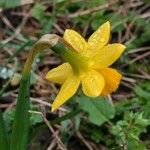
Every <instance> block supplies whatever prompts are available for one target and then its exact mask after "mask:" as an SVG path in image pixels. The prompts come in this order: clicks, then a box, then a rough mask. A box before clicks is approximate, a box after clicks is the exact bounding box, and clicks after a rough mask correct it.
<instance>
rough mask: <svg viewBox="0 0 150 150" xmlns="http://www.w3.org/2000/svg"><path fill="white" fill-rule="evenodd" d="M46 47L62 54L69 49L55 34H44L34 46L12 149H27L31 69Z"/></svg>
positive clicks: (23, 82) (26, 67) (19, 102)
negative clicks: (37, 55) (38, 55)
mask: <svg viewBox="0 0 150 150" xmlns="http://www.w3.org/2000/svg"><path fill="white" fill-rule="evenodd" d="M57 45H58V46H57ZM45 49H52V50H53V51H54V52H55V53H57V54H61V55H63V53H64V52H65V51H66V50H68V48H67V47H66V46H65V44H64V43H63V41H62V39H61V38H60V37H59V36H57V35H54V34H47V35H44V36H43V37H42V38H41V39H40V40H39V41H37V43H35V45H34V46H33V47H32V49H31V51H30V53H29V55H28V59H27V60H26V63H25V65H24V69H23V72H22V79H21V83H20V89H19V94H18V99H17V106H16V112H15V120H14V124H13V129H12V137H11V143H10V150H26V147H27V140H28V133H29V113H28V111H29V109H30V96H29V93H30V92H29V87H30V71H31V68H32V63H33V61H34V58H35V56H36V54H37V53H38V52H40V51H43V50H45Z"/></svg>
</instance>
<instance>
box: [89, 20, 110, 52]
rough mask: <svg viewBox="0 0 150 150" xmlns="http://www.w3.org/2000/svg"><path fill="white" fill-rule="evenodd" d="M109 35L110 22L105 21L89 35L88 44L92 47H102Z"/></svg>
mask: <svg viewBox="0 0 150 150" xmlns="http://www.w3.org/2000/svg"><path fill="white" fill-rule="evenodd" d="M109 36H110V23H109V21H107V22H106V23H104V24H103V25H101V26H100V27H99V28H98V29H97V30H96V31H95V32H94V33H93V34H92V35H91V36H90V37H89V40H88V44H89V45H91V46H92V47H93V48H94V49H97V50H99V49H101V48H103V47H104V46H105V45H106V44H107V43H108V41H109Z"/></svg>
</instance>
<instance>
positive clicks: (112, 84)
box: [100, 68, 122, 96]
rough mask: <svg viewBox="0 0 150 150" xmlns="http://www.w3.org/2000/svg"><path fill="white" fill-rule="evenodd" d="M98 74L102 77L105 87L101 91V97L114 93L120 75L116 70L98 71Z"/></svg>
mask: <svg viewBox="0 0 150 150" xmlns="http://www.w3.org/2000/svg"><path fill="white" fill-rule="evenodd" d="M100 73H101V74H102V75H103V77H104V80H105V87H104V89H103V91H102V94H101V95H104V96H106V95H108V94H110V93H111V92H114V91H116V89H117V88H118V86H119V83H120V80H121V77H122V75H121V74H120V73H118V71H117V70H115V69H112V68H106V69H102V70H100Z"/></svg>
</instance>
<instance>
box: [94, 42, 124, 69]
mask: <svg viewBox="0 0 150 150" xmlns="http://www.w3.org/2000/svg"><path fill="white" fill-rule="evenodd" d="M125 48H126V47H125V46H124V45H122V44H119V43H116V44H108V45H106V46H105V47H104V48H103V49H101V50H100V51H99V53H97V55H96V56H95V57H94V58H93V60H94V67H95V68H106V67H108V66H110V65H111V64H112V63H114V62H115V61H116V60H117V59H118V58H119V57H120V55H121V54H122V52H123V51H124V50H125Z"/></svg>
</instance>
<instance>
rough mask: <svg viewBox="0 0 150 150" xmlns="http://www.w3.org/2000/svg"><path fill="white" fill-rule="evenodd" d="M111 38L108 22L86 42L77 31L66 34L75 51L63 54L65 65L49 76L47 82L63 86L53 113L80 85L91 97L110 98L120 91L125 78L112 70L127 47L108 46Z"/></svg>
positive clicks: (52, 71) (68, 42) (119, 45)
mask: <svg viewBox="0 0 150 150" xmlns="http://www.w3.org/2000/svg"><path fill="white" fill-rule="evenodd" d="M109 36H110V23H109V22H106V23H104V24H103V25H102V26H100V27H99V28H98V29H97V30H96V31H95V32H94V33H93V34H92V35H91V36H90V37H89V39H88V40H87V41H86V40H85V39H84V38H83V37H82V36H81V35H80V34H78V33H77V32H76V31H74V30H70V29H66V30H65V33H64V37H63V39H64V40H65V42H66V43H67V44H69V46H70V47H71V48H72V49H74V51H73V50H70V51H64V54H63V57H64V59H65V60H66V62H65V63H64V64H62V65H60V66H58V67H57V68H54V69H52V70H50V71H49V72H48V73H47V75H46V79H47V80H48V81H52V82H55V83H58V84H62V86H61V89H60V91H59V93H58V95H57V96H56V99H55V100H54V103H53V104H52V111H54V110H56V109H57V108H58V107H60V106H61V105H62V104H64V103H65V102H66V101H67V100H68V99H69V98H71V97H72V96H73V95H74V94H75V93H76V91H77V89H78V87H79V85H80V84H81V85H82V89H83V93H84V94H85V95H87V96H89V97H97V96H100V95H108V94H110V93H111V92H114V91H115V90H116V89H117V88H118V85H119V83H120V80H121V77H122V76H121V74H120V73H119V72H118V71H117V70H115V69H112V68H110V67H109V66H110V65H111V64H112V63H114V62H115V61H116V60H117V59H118V58H119V57H120V55H121V54H122V52H123V51H124V50H125V46H124V45H122V44H119V43H114V44H108V41H109Z"/></svg>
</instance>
